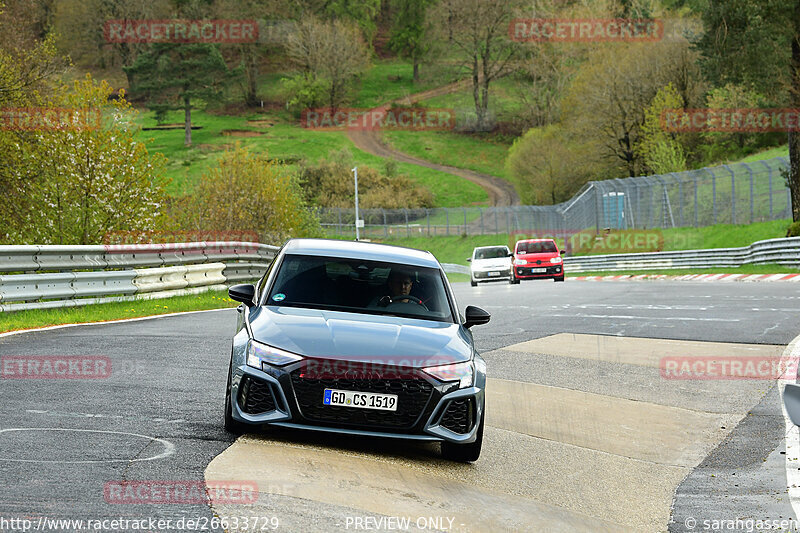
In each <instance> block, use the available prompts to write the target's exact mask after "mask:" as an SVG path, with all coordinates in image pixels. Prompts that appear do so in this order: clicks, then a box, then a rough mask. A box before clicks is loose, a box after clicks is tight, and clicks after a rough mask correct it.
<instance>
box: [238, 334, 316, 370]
mask: <svg viewBox="0 0 800 533" xmlns="http://www.w3.org/2000/svg"><path fill="white" fill-rule="evenodd" d="M302 360H303V358H302V357H301V356H299V355H296V354H293V353H291V352H287V351H285V350H281V349H278V348H273V347H272V346H267V345H266V344H261V343H260V342H256V341H253V340H251V341H250V342H249V343H248V345H247V366H252V367H253V368H257V369H259V370H261V369H262V367H263V365H264V363H267V364H268V365H272V366H284V365H288V364H289V363H295V362H297V361H302Z"/></svg>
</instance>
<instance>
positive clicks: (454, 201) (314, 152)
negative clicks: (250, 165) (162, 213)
mask: <svg viewBox="0 0 800 533" xmlns="http://www.w3.org/2000/svg"><path fill="white" fill-rule="evenodd" d="M192 117H193V118H192V124H193V125H197V126H202V129H199V130H192V143H193V144H192V146H191V147H188V148H187V147H185V146H184V144H183V139H184V132H183V130H182V129H175V130H160V131H153V130H149V131H142V132H141V134H140V137H141V138H142V139H143V140H146V139H152V142H150V143H149V144H148V149H149V150H151V151H158V152H161V153H163V154H164V155H165V156H166V157H167V159H168V166H167V174H168V176H169V177H170V178H172V182H171V183H170V186H169V189H168V192H169V193H170V194H172V195H176V196H180V195H184V194H190V193H191V192H192V190H193V189H194V186H195V184H196V183H197V182H198V180H199V179H200V177H201V176H202V174H203V172H205V171H206V170H207V169H208V168H209V167H210V166H212V165H213V164H214V163H215V161H216V160H217V158H218V157H219V156H220V154H221V153H222V152H223V151H224V150H225V149H226V148H229V147H231V146H233V145H234V144H235V143H236V142H240V143H242V145H245V146H247V147H248V148H249V149H251V150H253V151H256V152H262V153H264V152H265V153H267V154H268V155H269V156H270V157H272V158H277V159H282V160H287V161H296V160H300V159H307V160H308V161H311V162H316V161H318V160H320V159H321V158H324V157H327V156H328V155H329V154H330V152H332V151H335V150H341V149H342V148H347V149H349V150H350V151H351V152H352V154H353V157H354V159H355V164H357V165H368V166H372V167H375V168H377V169H383V166H384V160H383V158H380V157H377V156H373V155H372V154H368V153H366V152H362V151H361V150H359V149H357V148H356V147H355V146H354V145H353V143H352V142H351V141H350V139H348V137H347V134H346V133H345V132H340V131H333V132H327V131H313V130H308V129H304V128H302V127H300V125H299V121H297V120H295V119H293V118H292V117H291V115H290V114H289V113H285V112H277V113H276V112H270V113H252V114H248V115H245V116H230V115H216V114H212V113H208V112H204V111H194V112H193V113H192ZM182 120H183V114H182V112H178V111H173V112H171V113H169V114H168V117H167V120H166V122H167V123H180V122H182ZM137 121H138V122H139V124H141V125H143V126H145V127H155V126H156V121H155V118H154V117H153V114H152V113H141V114H140V115H139V117H138V120H137ZM398 170H399V172H400V173H402V174H407V175H408V176H410V177H411V178H412V179H413V180H414V181H416V182H417V183H419V184H420V185H423V186H426V187H428V188H429V189H430V190H431V191H432V192H433V195H434V201H435V203H436V205H437V206H440V207H456V206H461V205H470V204H485V203H487V202H488V195H487V194H486V191H484V190H483V189H481V188H480V187H479V186H478V185H475V184H474V183H471V182H467V181H466V180H463V179H461V178H459V177H456V176H453V175H451V174H447V173H444V172H439V171H437V170H433V169H428V168H422V167H418V166H416V165H411V164H408V163H400V164H398Z"/></svg>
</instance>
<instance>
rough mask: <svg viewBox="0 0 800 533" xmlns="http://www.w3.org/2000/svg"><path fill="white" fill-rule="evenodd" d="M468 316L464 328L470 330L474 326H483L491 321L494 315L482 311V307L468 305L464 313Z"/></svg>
mask: <svg viewBox="0 0 800 533" xmlns="http://www.w3.org/2000/svg"><path fill="white" fill-rule="evenodd" d="M464 314H465V315H466V317H467V318H466V319H465V320H464V327H465V328H467V329H469V328H471V327H472V326H481V325H483V324H486V323H487V322H489V319H491V318H492V315H490V314H489V313H487V312H486V311H484V310H483V309H481V308H480V307H475V306H474V305H468V306H467V309H466V310H465V311H464Z"/></svg>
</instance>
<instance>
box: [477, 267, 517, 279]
mask: <svg viewBox="0 0 800 533" xmlns="http://www.w3.org/2000/svg"><path fill="white" fill-rule="evenodd" d="M491 272H497V273H498V275H496V276H492V275H490V273H491ZM470 275H471V277H472V281H475V282H481V281H502V280H506V281H508V279H509V278H510V277H511V269H510V268H495V269H491V270H473V271H470Z"/></svg>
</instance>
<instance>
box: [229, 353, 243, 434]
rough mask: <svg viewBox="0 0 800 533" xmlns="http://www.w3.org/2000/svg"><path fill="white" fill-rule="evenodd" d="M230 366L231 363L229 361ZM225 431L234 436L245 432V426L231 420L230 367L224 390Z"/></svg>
mask: <svg viewBox="0 0 800 533" xmlns="http://www.w3.org/2000/svg"><path fill="white" fill-rule="evenodd" d="M231 364H233V362H232V361H231ZM225 431H227V432H228V433H233V434H234V435H241V434H242V433H244V432H245V431H246V426H245V424H242V423H241V422H239V421H238V420H234V418H233V404H232V402H231V367H230V366H229V367H228V385H227V386H226V388H225Z"/></svg>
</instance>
